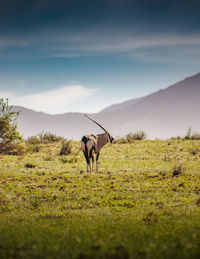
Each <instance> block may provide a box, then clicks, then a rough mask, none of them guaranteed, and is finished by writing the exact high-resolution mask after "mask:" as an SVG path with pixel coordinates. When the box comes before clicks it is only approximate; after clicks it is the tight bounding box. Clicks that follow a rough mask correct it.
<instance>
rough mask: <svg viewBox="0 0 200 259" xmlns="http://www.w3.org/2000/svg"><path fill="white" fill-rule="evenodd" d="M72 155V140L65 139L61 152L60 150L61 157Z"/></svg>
mask: <svg viewBox="0 0 200 259" xmlns="http://www.w3.org/2000/svg"><path fill="white" fill-rule="evenodd" d="M71 153H72V146H71V140H67V139H64V140H63V141H62V147H61V150H60V153H59V155H60V156H62V155H66V156H67V155H69V154H71Z"/></svg>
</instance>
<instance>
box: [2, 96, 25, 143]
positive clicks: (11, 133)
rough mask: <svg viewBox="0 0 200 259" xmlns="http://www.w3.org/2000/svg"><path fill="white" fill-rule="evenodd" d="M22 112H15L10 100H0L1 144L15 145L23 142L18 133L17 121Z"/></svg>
mask: <svg viewBox="0 0 200 259" xmlns="http://www.w3.org/2000/svg"><path fill="white" fill-rule="evenodd" d="M19 113H20V112H13V111H12V106H9V105H8V99H6V101H4V99H3V98H1V99H0V143H1V144H2V143H3V144H5V143H14V142H19V141H20V140H22V137H21V136H20V134H19V132H18V131H17V124H16V120H17V117H18V116H19Z"/></svg>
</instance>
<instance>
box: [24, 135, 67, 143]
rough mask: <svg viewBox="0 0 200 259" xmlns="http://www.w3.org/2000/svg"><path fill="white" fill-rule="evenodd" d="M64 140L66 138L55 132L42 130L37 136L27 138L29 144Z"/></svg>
mask: <svg viewBox="0 0 200 259" xmlns="http://www.w3.org/2000/svg"><path fill="white" fill-rule="evenodd" d="M63 140H64V138H63V137H60V136H57V135H56V134H54V133H51V132H46V133H44V132H41V133H39V134H37V135H36V136H31V137H28V138H27V140H26V143H27V144H40V143H43V144H47V143H54V142H60V141H63Z"/></svg>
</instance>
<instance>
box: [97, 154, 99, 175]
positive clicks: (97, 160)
mask: <svg viewBox="0 0 200 259" xmlns="http://www.w3.org/2000/svg"><path fill="white" fill-rule="evenodd" d="M98 159H99V153H97V155H96V171H97V172H98Z"/></svg>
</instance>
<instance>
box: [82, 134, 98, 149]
mask: <svg viewBox="0 0 200 259" xmlns="http://www.w3.org/2000/svg"><path fill="white" fill-rule="evenodd" d="M81 149H82V151H83V152H89V151H90V150H93V151H94V152H95V153H96V152H97V140H96V136H94V135H89V136H83V137H82V139H81Z"/></svg>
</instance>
